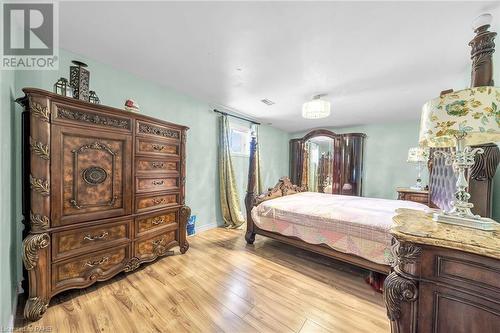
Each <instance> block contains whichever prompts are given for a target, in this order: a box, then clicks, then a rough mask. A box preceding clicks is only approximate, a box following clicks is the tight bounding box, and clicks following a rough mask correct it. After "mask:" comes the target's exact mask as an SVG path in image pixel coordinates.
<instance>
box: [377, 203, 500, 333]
mask: <svg viewBox="0 0 500 333" xmlns="http://www.w3.org/2000/svg"><path fill="white" fill-rule="evenodd" d="M399 213H400V214H399V215H397V216H396V217H395V218H394V223H395V226H394V227H393V228H392V230H391V234H392V235H393V236H394V238H395V240H396V241H395V244H394V246H393V248H392V252H393V256H394V258H395V259H394V263H393V271H392V273H391V274H390V275H389V276H388V277H387V278H386V280H385V283H384V299H385V303H386V306H387V315H388V317H389V319H390V321H391V329H392V332H393V333H410V332H412V333H414V332H422V333H423V332H425V333H427V332H432V333H448V332H449V333H474V332H477V333H496V332H500V241H499V239H500V224H499V225H498V229H497V230H496V231H492V232H490V231H481V230H475V229H469V228H464V227H460V226H455V225H449V224H444V223H437V222H434V221H433V220H432V218H431V217H430V216H427V215H426V214H425V213H424V212H418V211H412V210H401V211H399Z"/></svg>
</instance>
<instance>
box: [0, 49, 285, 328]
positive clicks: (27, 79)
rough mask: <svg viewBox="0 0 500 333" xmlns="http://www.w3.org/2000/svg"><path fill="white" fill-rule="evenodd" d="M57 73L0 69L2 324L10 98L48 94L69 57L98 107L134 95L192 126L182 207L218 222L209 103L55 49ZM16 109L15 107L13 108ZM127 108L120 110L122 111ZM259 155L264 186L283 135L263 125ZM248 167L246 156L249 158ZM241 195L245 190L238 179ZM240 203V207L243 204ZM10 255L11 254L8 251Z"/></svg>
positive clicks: (276, 168)
mask: <svg viewBox="0 0 500 333" xmlns="http://www.w3.org/2000/svg"><path fill="white" fill-rule="evenodd" d="M59 56H60V64H59V71H17V72H15V73H14V72H4V71H2V72H1V77H2V86H1V88H2V91H1V93H2V104H1V105H2V125H1V126H2V132H1V134H0V135H1V141H0V142H1V146H2V153H3V154H4V158H3V159H2V161H1V162H0V163H1V166H2V172H1V175H0V177H1V179H2V188H1V191H2V194H1V200H0V205H1V206H0V208H1V210H0V211H1V214H2V217H3V218H2V233H1V235H0V246H1V250H2V251H1V253H0V254H1V255H0V258H2V259H1V260H2V262H1V266H0V269H1V271H0V278H1V289H0V290H1V292H2V294H1V300H0V302H1V309H2V310H1V312H2V313H1V316H2V317H1V321H0V327H2V326H5V325H7V320H8V317H9V316H10V314H11V306H10V304H12V300H13V299H14V298H13V293H14V289H15V286H16V285H17V281H19V279H20V277H21V267H22V266H21V256H20V253H21V252H20V249H21V246H20V244H21V242H20V238H21V236H20V234H21V232H20V230H19V229H20V227H19V226H20V225H21V208H20V177H21V176H20V173H19V171H18V170H20V154H21V153H20V151H21V150H20V137H21V133H20V128H21V123H20V114H21V108H20V107H19V106H15V105H14V103H13V99H15V98H16V97H20V96H22V95H23V93H22V91H21V89H22V88H23V87H35V88H42V89H46V90H49V91H52V87H53V84H54V82H55V81H56V80H57V79H58V78H59V77H66V78H67V77H68V76H69V66H70V63H71V60H73V59H78V60H80V61H83V62H85V63H87V64H88V65H89V70H90V72H91V74H90V85H91V89H92V90H95V91H96V92H97V94H98V96H99V98H100V99H101V102H102V104H105V105H109V106H113V107H117V108H120V109H121V108H123V104H124V102H125V100H126V99H127V98H133V99H135V100H136V101H137V102H138V103H139V105H140V107H141V113H143V114H146V115H149V116H153V117H156V118H159V119H164V120H168V121H170V122H174V123H178V124H182V125H186V126H189V127H190V130H189V131H188V142H187V161H186V163H187V179H186V204H187V205H188V206H190V207H191V209H192V214H194V215H197V229H198V230H204V229H209V228H212V227H216V226H217V225H222V224H223V223H222V218H221V213H220V206H219V201H218V200H219V187H218V183H219V181H218V169H217V148H218V147H217V143H218V139H217V135H218V122H217V115H216V114H215V113H214V112H213V111H212V109H213V107H212V106H211V105H210V103H208V102H203V101H200V100H197V99H195V98H193V97H191V96H188V95H185V94H181V93H177V92H175V91H174V90H172V89H170V88H169V87H162V86H159V85H157V84H154V83H152V82H149V81H146V80H144V79H142V78H140V77H137V76H134V75H132V74H130V73H128V72H125V71H121V70H117V69H115V68H113V67H112V66H110V65H106V64H103V63H100V62H97V61H94V60H92V59H87V58H85V57H82V56H79V55H75V54H72V53H70V52H67V51H65V50H61V51H60V54H59ZM14 109H15V110H14ZM124 112H125V111H124ZM260 132H261V147H262V150H261V160H262V165H263V180H264V185H265V186H266V187H267V186H271V185H274V183H275V182H276V180H277V179H278V178H279V177H280V176H281V175H283V174H286V173H287V170H288V133H285V132H283V131H281V130H278V129H275V128H271V127H268V126H261V127H260ZM244 164H245V163H244V162H242V163H241V166H242V167H238V169H237V170H236V171H237V177H238V179H241V180H243V181H244V182H245V183H246V177H247V174H246V170H247V168H248V166H246V167H245V165H244ZM247 164H248V159H247ZM240 187H241V190H242V191H241V193H240V195H241V197H243V196H244V194H245V192H244V191H243V189H244V188H245V187H246V185H245V184H244V183H241V186H240ZM242 208H243V207H242ZM9 253H10V254H9Z"/></svg>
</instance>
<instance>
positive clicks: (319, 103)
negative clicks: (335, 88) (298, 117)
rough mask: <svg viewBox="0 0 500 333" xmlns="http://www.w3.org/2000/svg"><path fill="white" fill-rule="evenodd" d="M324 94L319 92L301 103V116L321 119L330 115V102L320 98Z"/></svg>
mask: <svg viewBox="0 0 500 333" xmlns="http://www.w3.org/2000/svg"><path fill="white" fill-rule="evenodd" d="M323 96H326V94H319V95H316V96H314V97H313V99H312V100H311V101H309V102H306V103H304V104H303V105H302V117H303V118H306V119H321V118H326V117H328V116H329V115H330V102H328V101H325V100H322V99H321V97H323Z"/></svg>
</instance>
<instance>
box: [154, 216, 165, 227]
mask: <svg viewBox="0 0 500 333" xmlns="http://www.w3.org/2000/svg"><path fill="white" fill-rule="evenodd" d="M163 223H165V219H164V218H163V217H157V218H155V219H153V221H151V224H154V225H158V224H163Z"/></svg>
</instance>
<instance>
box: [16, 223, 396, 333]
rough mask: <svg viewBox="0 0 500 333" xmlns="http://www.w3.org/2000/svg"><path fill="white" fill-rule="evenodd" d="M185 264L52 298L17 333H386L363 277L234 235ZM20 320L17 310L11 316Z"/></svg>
mask: <svg viewBox="0 0 500 333" xmlns="http://www.w3.org/2000/svg"><path fill="white" fill-rule="evenodd" d="M189 242H190V245H191V247H190V249H189V251H188V252H187V253H186V254H185V255H179V254H177V253H178V252H177V251H176V255H174V256H171V257H166V258H163V259H161V260H159V261H157V262H155V263H152V264H149V265H146V266H144V267H142V268H140V269H138V270H136V271H134V272H132V273H128V274H123V273H122V274H120V275H118V276H117V277H115V278H113V279H112V280H110V281H107V282H102V283H98V284H96V285H94V286H92V287H90V288H87V289H82V290H72V291H68V292H65V293H63V294H61V295H58V296H56V297H54V299H53V300H52V302H51V305H50V307H49V308H48V310H47V312H46V314H45V316H44V317H43V318H42V319H41V320H39V321H38V322H35V323H29V324H28V323H26V322H25V321H24V320H23V319H21V318H20V316H18V319H17V320H16V328H17V329H18V330H19V331H41V329H45V330H44V332H47V331H48V329H50V331H51V332H71V333H77V332H83V333H89V332H112V333H114V332H120V333H125V332H141V333H143V332H204V333H205V332H230V333H233V332H257V331H259V332H301V333H302V332H350V333H351V332H370V333H377V332H389V322H388V320H387V319H386V315H385V307H384V305H383V302H382V295H380V294H378V293H376V292H374V291H373V290H372V289H371V288H370V286H368V285H367V284H365V283H364V281H363V274H364V273H365V272H364V271H362V270H360V269H357V268H354V267H351V266H347V265H343V264H340V263H338V262H335V261H333V260H331V259H328V258H325V257H322V256H318V255H315V254H312V253H309V252H306V251H302V250H299V249H296V248H293V247H290V246H287V245H285V244H281V243H279V242H277V241H273V240H270V239H267V238H264V237H261V236H257V237H256V241H255V244H254V245H253V246H252V245H246V243H245V241H244V238H243V231H242V230H226V229H222V228H218V229H213V230H209V231H206V232H203V233H200V234H198V235H196V236H193V237H190V238H189ZM19 312H20V313H22V309H20V311H19Z"/></svg>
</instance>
